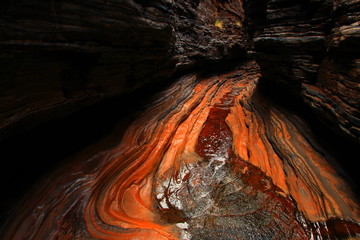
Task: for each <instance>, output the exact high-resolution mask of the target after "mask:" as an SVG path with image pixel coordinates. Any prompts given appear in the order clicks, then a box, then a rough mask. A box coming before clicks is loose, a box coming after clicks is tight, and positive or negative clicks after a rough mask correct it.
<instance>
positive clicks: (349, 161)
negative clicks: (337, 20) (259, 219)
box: [259, 79, 360, 198]
mask: <svg viewBox="0 0 360 240" xmlns="http://www.w3.org/2000/svg"><path fill="white" fill-rule="evenodd" d="M259 91H260V92H261V94H262V95H264V96H266V97H267V98H268V99H269V101H271V102H273V103H274V104H276V105H278V106H280V107H283V108H285V109H286V110H287V111H289V112H292V113H294V114H296V115H299V116H300V117H302V118H303V119H304V120H306V121H307V123H308V125H309V126H310V130H311V131H312V132H313V134H314V136H316V140H317V141H318V143H319V144H320V145H321V147H322V148H323V149H324V150H325V151H327V152H328V153H329V155H330V156H332V157H333V160H334V162H331V164H333V165H335V169H336V170H337V172H338V174H339V175H340V176H342V177H343V178H344V179H345V181H347V182H348V183H349V184H350V187H351V188H352V190H353V191H354V193H355V195H356V197H357V198H360V188H359V183H360V175H359V173H358V169H357V162H355V160H356V159H358V155H359V149H360V144H359V143H356V142H354V141H352V140H351V139H349V138H347V137H346V136H343V135H341V134H340V133H338V132H337V131H335V130H333V129H331V128H330V127H328V124H326V122H324V121H322V120H321V118H320V117H319V116H317V115H316V114H315V113H314V112H312V111H311V109H310V108H309V107H308V106H307V105H306V104H305V103H304V102H303V101H302V100H301V99H300V97H299V98H296V97H294V95H292V94H291V93H290V92H289V91H287V89H285V88H281V87H280V86H278V85H273V84H272V83H271V82H269V81H266V80H265V79H261V80H260V81H259Z"/></svg>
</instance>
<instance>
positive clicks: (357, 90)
mask: <svg viewBox="0 0 360 240" xmlns="http://www.w3.org/2000/svg"><path fill="white" fill-rule="evenodd" d="M256 4H258V5H256ZM247 6H248V15H249V17H248V19H249V27H250V28H249V29H250V30H251V34H252V35H253V37H254V39H253V41H254V46H255V51H256V60H257V62H258V64H259V65H260V67H261V73H262V76H263V78H264V81H267V82H269V84H270V85H275V86H276V87H275V88H280V89H281V91H283V92H285V94H291V95H292V96H293V97H294V98H298V99H300V101H303V102H305V103H306V104H307V105H308V106H309V107H310V108H311V109H312V110H313V112H314V113H315V114H316V115H317V117H318V118H319V119H321V121H322V122H323V123H324V124H325V125H327V126H328V127H329V128H330V129H332V130H333V131H334V132H337V133H338V134H340V135H342V136H345V137H346V138H349V139H351V140H352V141H355V142H357V143H358V142H359V136H360V134H359V126H360V121H359V120H360V119H359V117H360V114H359V104H360V97H359V96H360V87H359V79H360V76H359V43H360V39H359V37H360V28H359V19H360V16H359V7H360V2H359V1H347V0H345V1H335V0H334V1H316V0H308V1H287V0H284V1H277V0H275V1H248V3H247ZM256 6H259V9H262V11H260V12H259V11H254V10H253V9H256Z"/></svg>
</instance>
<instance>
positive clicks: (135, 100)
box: [0, 81, 171, 227]
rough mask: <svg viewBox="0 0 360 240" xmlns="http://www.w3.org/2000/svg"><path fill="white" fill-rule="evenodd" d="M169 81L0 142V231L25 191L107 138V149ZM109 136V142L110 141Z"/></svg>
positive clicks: (103, 102) (104, 102) (152, 85)
mask: <svg viewBox="0 0 360 240" xmlns="http://www.w3.org/2000/svg"><path fill="white" fill-rule="evenodd" d="M170 83H171V81H169V82H166V83H164V82H157V83H156V82H155V83H154V82H152V83H151V84H148V85H146V86H144V87H142V88H140V89H137V90H135V91H133V92H130V93H128V94H125V95H122V96H118V97H114V98H111V99H107V100H104V101H102V102H99V103H97V104H94V105H92V106H90V107H86V108H84V109H82V110H80V111H77V112H75V113H72V114H70V115H68V116H66V117H62V118H58V119H56V120H52V121H49V122H47V123H46V124H43V125H40V126H38V127H35V128H32V129H30V130H27V131H25V132H22V133H17V134H14V135H12V136H11V137H8V138H5V139H4V140H2V141H1V142H0V155H1V161H2V164H3V167H2V174H1V179H0V183H1V186H0V187H1V190H2V198H1V200H0V227H1V226H3V224H4V223H5V221H6V219H7V218H8V217H9V215H10V214H11V212H12V211H13V210H14V208H16V205H17V204H18V203H19V202H20V201H21V199H22V198H23V197H26V195H24V194H26V193H27V192H28V191H29V189H30V188H31V187H32V186H33V185H34V184H35V183H36V182H37V181H39V180H40V179H41V178H43V177H44V175H46V174H50V173H51V171H52V170H53V169H54V168H56V167H58V166H59V165H60V166H61V165H62V164H63V163H64V162H66V161H68V159H70V160H71V157H72V156H74V155H76V154H77V153H78V152H80V151H81V150H84V149H86V148H87V147H89V146H91V145H93V144H97V143H98V142H100V141H102V140H103V139H105V138H106V141H107V142H106V145H105V146H104V147H105V149H102V150H106V148H110V147H112V146H114V145H116V144H118V143H119V142H120V139H121V137H122V135H123V133H124V132H125V130H126V128H127V126H128V125H129V124H131V122H132V121H133V120H134V119H135V118H136V116H138V115H139V114H140V113H141V112H142V110H143V109H144V108H145V105H146V104H148V103H149V101H151V99H152V98H153V96H154V95H155V94H156V93H157V92H159V91H160V90H162V89H164V88H165V87H167V86H168V85H169V84H170ZM111 135H112V136H113V135H116V136H115V137H114V136H113V137H112V138H111V137H110V140H109V136H111Z"/></svg>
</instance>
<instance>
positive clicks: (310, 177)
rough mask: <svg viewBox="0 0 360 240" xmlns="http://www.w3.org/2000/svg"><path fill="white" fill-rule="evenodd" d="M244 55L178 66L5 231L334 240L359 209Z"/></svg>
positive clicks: (30, 235)
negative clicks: (196, 67) (239, 60)
mask: <svg viewBox="0 0 360 240" xmlns="http://www.w3.org/2000/svg"><path fill="white" fill-rule="evenodd" d="M259 76H260V75H259V73H258V67H257V65H256V63H255V62H246V63H244V64H242V65H241V66H239V67H238V68H237V69H236V70H233V71H231V72H228V73H224V74H218V75H213V76H210V77H206V78H204V77H201V75H196V74H188V75H185V76H184V77H182V78H180V79H179V80H178V81H177V82H175V83H174V84H173V86H172V87H170V88H169V89H168V90H166V91H165V92H163V93H162V94H161V97H160V98H159V99H158V100H157V101H155V102H154V103H153V104H152V105H151V107H150V108H149V109H148V110H147V111H145V112H144V113H143V114H142V116H141V117H140V118H139V119H137V120H136V121H135V122H134V123H133V124H132V125H131V126H130V128H129V129H128V130H127V133H126V134H125V135H124V137H123V139H122V140H121V143H119V145H117V146H116V147H114V148H113V149H110V150H108V151H103V152H99V153H98V154H95V155H94V156H92V157H90V158H87V159H80V160H77V161H74V162H71V163H69V164H68V165H67V166H64V167H63V168H61V169H59V170H57V171H56V172H55V173H54V174H52V175H51V177H49V178H48V179H46V180H44V182H42V183H41V184H42V185H41V186H42V187H41V188H38V189H36V192H35V193H33V197H32V198H30V199H28V200H27V201H26V202H25V204H24V205H23V206H21V208H20V209H19V211H18V212H17V214H16V215H15V217H14V218H13V220H12V222H10V224H9V225H8V227H7V228H6V231H5V234H4V239H16V240H17V239H28V240H30V239H345V238H350V237H356V236H360V225H359V224H358V222H359V220H360V215H359V213H360V212H359V205H358V203H356V202H355V201H354V198H353V196H352V193H351V192H350V190H349V189H348V188H347V185H346V184H345V182H344V181H343V180H342V179H341V178H340V176H339V175H338V174H337V172H336V171H335V169H334V168H333V167H332V166H331V165H330V164H329V162H328V161H329V159H328V157H327V154H326V151H325V150H323V149H321V147H320V146H319V145H317V143H316V141H315V140H314V138H313V136H312V135H311V132H309V130H308V127H307V126H306V123H305V122H304V121H303V120H302V119H301V117H299V116H297V115H294V114H291V113H289V112H287V111H286V110H284V109H282V108H280V107H277V106H276V105H272V104H271V103H269V101H267V100H266V99H265V98H264V97H263V96H262V95H261V94H260V93H259V92H258V90H257V88H256V84H257V81H258V77H259Z"/></svg>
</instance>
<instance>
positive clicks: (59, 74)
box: [0, 0, 245, 138]
mask: <svg viewBox="0 0 360 240" xmlns="http://www.w3.org/2000/svg"><path fill="white" fill-rule="evenodd" d="M242 12H243V10H242V8H241V2H240V1H235V0H232V1H225V2H223V1H219V2H218V1H190V0H188V1H141V0H124V1H102V0H99V1H98V0H94V1H76V2H74V1H66V0H61V1H10V0H9V1H5V2H3V3H2V5H1V9H0V33H1V34H0V49H1V55H0V63H1V64H0V65H1V67H0V75H1V82H0V83H1V84H0V86H1V87H0V96H1V99H0V100H1V102H2V103H3V104H1V109H0V133H1V135H0V136H1V138H4V137H6V136H8V135H12V134H13V133H14V132H15V131H16V130H19V131H22V130H24V129H25V128H31V127H33V126H36V125H39V124H41V123H44V122H48V121H49V120H51V119H54V118H58V117H59V116H63V115H66V114H68V113H70V112H73V111H76V110H78V109H81V108H83V107H84V106H87V105H91V104H93V103H94V102H96V101H99V100H102V99H104V98H109V97H112V96H116V95H119V94H124V93H128V92H131V91H133V90H134V89H136V88H139V87H142V86H144V85H145V84H146V83H149V82H151V84H157V83H158V82H159V81H163V80H164V79H169V77H170V76H171V75H172V74H173V73H174V72H175V71H177V70H179V69H183V68H185V67H186V68H189V67H191V66H195V65H196V64H197V65H199V64H206V63H208V62H209V61H215V60H219V59H222V58H227V57H228V58H230V59H231V58H234V57H241V54H242V53H243V52H245V50H244V48H245V41H244V39H245V38H244V37H243V35H244V34H243V28H242V21H243V13H242ZM216 23H217V24H216Z"/></svg>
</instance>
